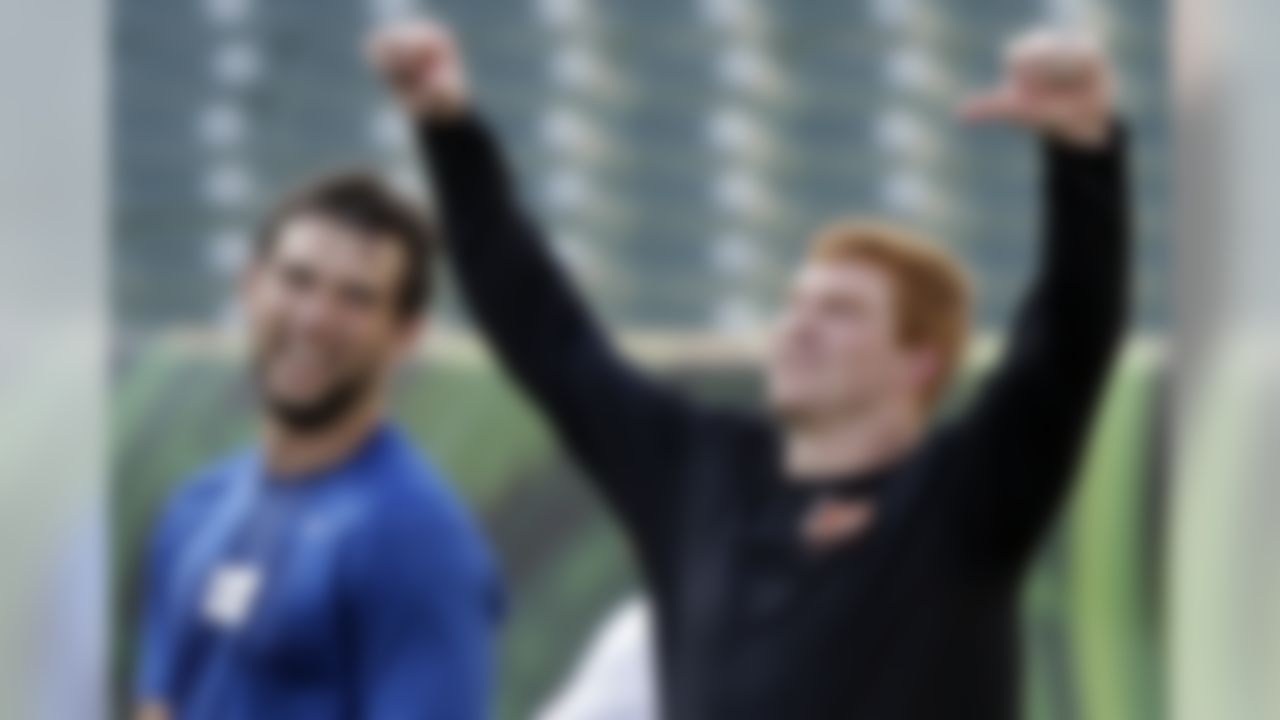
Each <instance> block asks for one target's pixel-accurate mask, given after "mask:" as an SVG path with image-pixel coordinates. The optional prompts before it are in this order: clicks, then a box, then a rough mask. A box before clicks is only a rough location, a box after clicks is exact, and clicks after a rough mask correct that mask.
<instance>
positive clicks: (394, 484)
mask: <svg viewBox="0 0 1280 720" xmlns="http://www.w3.org/2000/svg"><path fill="white" fill-rule="evenodd" d="M369 470H370V472H369V473H368V474H367V475H366V476H365V477H363V478H361V479H360V480H361V482H362V484H363V492H362V494H363V495H364V501H363V502H362V503H361V505H362V512H361V518H360V523H359V524H360V529H359V532H358V534H359V536H360V539H359V541H358V543H359V545H361V546H362V549H361V550H360V551H359V552H360V554H361V555H362V556H363V557H364V558H365V559H366V560H369V559H372V558H373V557H374V556H381V557H396V556H399V557H403V558H404V559H405V560H406V562H407V563H408V564H409V565H411V566H413V567H419V568H420V567H423V566H425V565H430V566H433V567H435V568H437V569H447V568H454V569H459V570H462V569H468V570H470V571H478V572H486V573H487V572H489V571H490V565H491V559H490V553H489V549H488V545H487V543H486V542H485V540H484V534H483V533H482V532H481V531H480V528H479V526H478V524H477V523H476V521H475V519H474V518H473V517H472V515H471V513H470V512H469V511H468V510H467V508H466V507H465V505H464V504H463V502H462V501H461V500H460V499H459V498H458V496H457V495H456V494H455V492H454V490H453V488H452V487H451V485H450V483H449V482H448V481H447V480H446V479H445V478H444V476H443V475H442V474H441V473H440V472H439V471H438V470H437V469H436V468H435V466H434V465H433V464H432V463H431V462H430V461H429V460H428V459H427V458H426V457H425V456H424V455H422V453H420V452H419V451H418V449H417V448H416V447H414V446H413V444H412V442H411V441H410V440H408V439H407V438H406V437H404V436H403V435H401V434H400V433H399V432H395V433H394V434H393V436H392V437H390V438H389V439H388V443H387V447H386V449H385V451H384V452H382V453H380V454H379V457H378V458H377V459H376V461H375V462H374V463H373V465H372V466H371V467H370V468H369Z"/></svg>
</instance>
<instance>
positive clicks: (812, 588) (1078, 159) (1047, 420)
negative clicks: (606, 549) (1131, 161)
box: [421, 117, 1129, 720]
mask: <svg viewBox="0 0 1280 720" xmlns="http://www.w3.org/2000/svg"><path fill="white" fill-rule="evenodd" d="M421 139H422V142H423V144H424V146H425V149H426V151H427V154H426V157H427V158H428V160H427V164H428V166H429V168H430V173H431V176H432V179H433V181H434V185H435V187H436V189H437V193H438V199H439V201H440V209H441V212H442V217H443V220H444V223H445V227H446V234H447V237H448V243H447V245H448V249H449V253H450V255H451V256H452V258H453V262H454V263H455V267H456V271H457V274H458V276H459V278H460V281H461V284H462V288H463V291H464V293H465V296H466V298H467V299H468V301H469V303H470V305H471V307H472V309H473V311H474V313H475V315H476V317H477V319H478V321H479V323H480V325H481V327H482V329H483V331H484V332H485V333H486V334H487V336H488V338H489V340H490V341H491V342H492V344H493V346H494V347H495V349H496V351H497V353H498V355H499V356H500V357H501V359H502V361H503V362H504V363H505V365H506V367H507V368H508V369H509V371H510V372H512V373H513V374H514V375H515V377H516V378H517V380H518V381H519V382H520V384H521V385H522V386H523V388H524V389H525V390H526V391H527V392H528V393H529V394H530V395H531V396H532V397H533V399H534V400H535V402H536V403H537V404H538V405H539V406H541V408H542V410H543V411H544V412H545V413H546V415H547V417H548V418H549V419H550V421H551V422H552V424H553V426H554V427H555V429H556V430H557V431H558V433H559V435H560V437H561V439H562V440H563V442H564V443H565V444H566V446H567V448H568V450H569V451H570V452H571V453H572V454H573V455H574V456H575V457H576V458H577V460H578V461H579V462H580V463H581V464H582V465H584V466H585V469H586V470H587V471H588V475H589V477H590V478H591V480H592V482H593V483H594V484H595V485H596V486H597V487H598V488H599V489H600V491H601V492H602V493H603V494H604V495H605V497H606V498H607V501H608V503H609V504H610V506H611V507H612V509H613V510H614V512H616V514H617V515H618V517H619V518H620V519H621V521H622V522H623V524H624V525H625V527H626V530H627V531H628V534H629V535H630V538H631V540H632V544H633V547H634V548H635V551H636V553H637V556H638V558H639V560H640V563H641V566H642V569H643V571H644V575H645V577H646V580H647V582H648V584H649V590H650V592H651V594H652V595H653V597H654V600H655V607H656V611H657V619H658V635H659V638H658V640H659V648H660V650H659V653H660V655H659V657H660V674H661V678H662V685H663V707H664V708H665V713H664V716H665V717H666V718H668V720H751V719H753V718H760V719H768V720H779V719H782V718H786V719H788V720H790V719H793V718H794V719H798V720H810V719H822V718H841V719H848V718H860V719H868V720H878V719H886V720H903V719H908V718H928V719H930V720H935V719H936V718H944V717H945V718H982V719H984V720H1000V719H1001V718H1012V717H1016V716H1017V714H1018V693H1017V687H1018V683H1017V670H1018V658H1017V649H1018V648H1017V645H1018V643H1017V613H1016V606H1017V597H1018V588H1019V584H1020V579H1021V577H1022V575H1023V571H1024V568H1025V566H1026V565H1027V560H1028V557H1029V556H1030V555H1031V553H1032V551H1033V549H1034V546H1035V544H1036V541H1037V539H1038V538H1039V537H1040V535H1041V534H1042V533H1043V531H1044V529H1045V527H1046V525H1047V524H1048V523H1049V522H1050V520H1051V518H1052V516H1053V514H1054V511H1055V510H1056V509H1057V507H1058V506H1059V505H1060V504H1061V502H1062V499H1063V496H1064V494H1065V492H1066V490H1067V487H1068V484H1069V480H1070V478H1071V476H1072V474H1073V464H1074V459H1075V456H1076V455H1077V454H1078V452H1079V449H1080V447H1081V444H1082V441H1083V439H1084V435H1085V432H1086V429H1087V426H1088V424H1089V419H1090V415H1091V411H1092V409H1093V407H1094V405H1095V401H1096V399H1097V397H1098V395H1099V391H1100V389H1101V386H1102V384H1103V382H1104V379H1105V376H1106V374H1107V368H1108V365H1109V362H1110V360H1111V358H1112V355H1113V353H1114V349H1115V347H1116V345H1117V340H1118V337H1119V336H1120V333H1121V329H1122V324H1123V316H1124V306H1125V298H1126V294H1127V291H1126V277H1127V271H1126V264H1127V261H1126V257H1127V246H1128V239H1129V238H1128V235H1129V232H1128V223H1127V218H1126V212H1127V207H1126V192H1125V179H1124V174H1125V173H1124V164H1125V163H1124V153H1123V147H1122V146H1123V138H1122V133H1120V132H1119V131H1117V132H1116V133H1115V134H1114V136H1113V140H1112V142H1111V143H1110V144H1109V145H1108V146H1107V147H1105V148H1101V149H1097V150H1082V149H1073V148H1070V147H1067V146H1065V145H1061V144H1056V143H1052V142H1046V144H1045V150H1044V154H1045V162H1046V165H1047V167H1046V176H1045V181H1044V183H1043V187H1044V192H1045V207H1046V211H1047V218H1046V219H1045V222H1044V225H1045V232H1046V235H1047V237H1046V244H1045V248H1044V250H1043V253H1042V254H1043V257H1042V259H1041V265H1040V268H1039V272H1038V274H1037V276H1036V279H1035V281H1034V284H1033V289H1032V291H1031V295H1030V299H1029V300H1028V302H1027V303H1026V306H1025V307H1024V308H1023V310H1022V313H1021V315H1020V318H1019V320H1018V322H1017V325H1016V328H1015V329H1014V331H1013V333H1012V335H1011V338H1010V340H1009V343H1008V344H1007V348H1006V350H1005V352H1004V354H1003V359H1002V361H1001V362H1000V363H999V365H998V367H997V368H996V369H995V370H994V371H993V373H992V375H991V376H990V377H989V378H988V380H987V381H986V383H985V386H984V387H983V388H982V390H981V392H980V393H979V395H978V396H977V397H976V398H975V400H974V401H973V402H972V403H971V404H970V405H969V406H968V408H967V409H966V410H965V411H964V412H962V413H960V414H959V415H958V417H956V418H955V419H953V420H951V421H948V422H946V423H941V424H939V425H937V426H936V427H935V428H934V429H932V430H931V431H930V432H929V434H928V435H927V436H926V437H925V439H924V440H923V441H922V442H921V443H920V444H919V445H918V446H917V447H916V448H914V449H913V450H912V451H910V452H909V453H907V454H906V456H905V457H903V458H902V459H900V460H898V461H896V462H894V463H893V464H891V465H890V466H889V467H885V468H882V469H880V470H877V471H876V472H875V473H866V474H863V475H862V476H859V477H851V478H847V479H844V480H845V481H842V482H836V483H833V484H831V485H828V486H826V488H825V489H823V488H817V487H812V486H809V485H804V486H801V485H800V484H798V483H795V482H789V481H788V480H787V478H786V477H785V475H784V472H783V470H782V464H781V462H780V453H779V445H780V443H779V440H778V431H777V428H776V427H774V426H772V425H771V423H770V422H769V421H767V420H764V419H756V418H752V417H746V416H738V415H736V414H733V413H728V412H724V411H720V410H715V409H709V408H704V407H700V406H698V405H696V404H694V403H691V402H689V401H687V400H686V399H685V398H683V397H681V396H680V395H679V394H677V393H675V392H672V391H671V390H669V389H668V388H666V387H664V386H662V385H661V384H659V383H656V382H654V381H653V380H651V379H650V378H647V377H645V376H644V375H643V374H641V373H639V372H637V371H636V370H635V369H634V368H632V367H631V366H630V365H629V364H628V363H627V362H626V361H625V360H624V359H623V358H622V357H620V356H619V354H618V353H617V352H616V351H615V350H614V349H613V347H612V346H611V345H610V343H609V341H608V340H607V338H606V335H605V334H604V333H602V332H601V330H600V329H599V328H598V327H597V325H596V324H595V322H594V321H593V320H592V319H591V317H590V315H589V313H588V312H587V310H586V309H585V307H584V305H583V303H582V301H581V300H580V299H579V297H578V295H577V293H576V292H575V291H574V290H573V288H572V287H571V285H570V283H569V281H568V279H567V278H566V276H565V275H564V273H563V272H562V271H561V270H560V269H559V268H558V267H557V266H556V264H555V263H554V262H553V260H552V257H551V255H550V253H549V251H548V248H547V246H546V244H545V243H544V241H543V239H542V238H541V236H540V234H539V232H538V231H537V229H536V228H535V227H534V225H533V224H532V223H531V222H530V221H529V219H528V218H527V216H526V215H525V214H524V213H523V212H522V211H521V209H520V207H519V203H518V201H517V198H516V196H515V193H514V191H513V188H512V187H511V182H510V179H509V177H508V174H507V171H506V170H505V168H504V164H503V162H502V159H501V156H500V152H499V150H498V148H497V146H496V144H495V142H494V140H493V139H492V137H491V135H490V133H489V132H488V131H487V130H486V128H485V126H484V124H483V123H482V122H481V121H480V120H478V119H477V118H475V117H464V118H459V119H454V120H451V121H442V122H436V123H427V124H424V125H423V126H422V128H421ZM850 488H853V489H861V490H862V491H863V492H871V493H873V494H874V498H873V500H874V502H875V504H876V514H875V519H874V522H873V524H872V526H871V527H870V529H869V530H868V531H867V532H865V533H863V534H861V535H860V536H859V537H858V538H856V539H854V540H852V541H850V542H848V543H846V544H844V545H840V546H837V547H835V548H833V549H828V550H827V551H825V552H821V553H815V552H813V551H812V549H810V548H806V547H805V544H804V543H803V541H802V538H801V536H800V533H799V527H800V524H801V521H800V519H801V517H802V515H803V513H805V512H806V509H807V508H809V507H811V505H812V503H813V502H814V501H815V500H816V499H817V498H818V497H821V496H822V495H823V494H824V493H831V492H837V493H838V492H843V491H844V489H850Z"/></svg>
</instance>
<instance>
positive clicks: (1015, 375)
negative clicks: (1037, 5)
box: [958, 33, 1130, 566]
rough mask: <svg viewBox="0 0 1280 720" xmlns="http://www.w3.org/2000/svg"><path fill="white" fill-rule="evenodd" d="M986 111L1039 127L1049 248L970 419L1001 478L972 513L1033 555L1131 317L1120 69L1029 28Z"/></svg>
mask: <svg viewBox="0 0 1280 720" xmlns="http://www.w3.org/2000/svg"><path fill="white" fill-rule="evenodd" d="M1008 65H1009V68H1008V72H1007V78H1006V81H1005V83H1004V85H1003V86H1002V87H1001V88H1000V89H998V90H996V91H995V92H993V93H989V94H987V95H985V96H982V97H979V98H978V99H976V100H975V101H974V102H972V103H971V104H970V105H969V107H968V108H967V110H968V112H969V114H970V116H971V117H973V118H975V119H980V120H982V119H993V120H1004V121H1009V122H1013V123H1015V124H1019V125H1023V126H1026V127H1029V128H1031V129H1033V130H1035V131H1037V132H1038V133H1040V134H1041V135H1042V136H1043V138H1044V140H1043V149H1042V153H1043V156H1044V157H1043V162H1044V170H1043V172H1044V177H1043V180H1042V189H1043V204H1044V210H1045V213H1046V216H1045V218H1044V221H1043V223H1044V230H1043V232H1044V234H1045V245H1044V247H1043V249H1042V251H1041V260H1040V267H1039V269H1038V273H1037V275H1036V276H1035V279H1034V281H1033V285H1032V288H1031V291H1030V295H1029V297H1028V299H1027V300H1026V303H1025V305H1024V306H1023V308H1022V311H1021V313H1020V314H1019V316H1018V318H1017V320H1016V324H1015V325H1014V327H1013V328H1012V331H1011V333H1010V335H1009V339H1008V341H1007V343H1006V347H1005V350H1004V352H1003V357H1002V359H1001V361H1000V362H999V364H998V365H997V367H996V368H995V369H994V371H993V373H992V374H991V376H990V377H989V379H988V380H987V382H986V384H985V386H984V387H983V388H982V390H981V391H980V394H979V395H978V397H977V398H976V399H975V401H974V404H973V406H972V407H971V408H970V410H969V411H968V412H967V414H965V415H963V416H962V417H961V419H960V421H959V423H958V435H959V436H960V437H962V438H963V439H964V442H963V443H961V445H962V446H963V447H965V448H966V450H965V451H966V452H972V453H974V455H973V458H974V459H975V461H976V462H977V463H978V464H979V467H981V468H983V470H984V472H983V476H984V477H986V478H989V480H990V482H989V483H987V484H986V486H985V487H979V488H970V489H969V490H970V491H971V494H970V495H968V497H969V498H971V501H972V502H973V503H974V507H975V509H976V510H978V511H979V517H978V519H977V522H974V523H971V527H973V528H976V529H977V530H978V532H980V533H982V534H983V536H984V537H986V538H987V539H989V540H992V541H994V543H993V545H992V550H993V553H994V554H993V557H997V558H999V557H1003V558H1006V559H1011V560H1013V561H1014V563H1015V565H1017V566H1020V565H1021V563H1022V562H1023V561H1024V560H1025V559H1026V557H1027V556H1028V555H1029V554H1030V552H1031V550H1032V549H1033V547H1034V544H1035V542H1036V540H1037V539H1038V537H1039V535H1040V534H1041V533H1042V531H1043V529H1044V527H1045V526H1046V525H1048V523H1049V520H1050V519H1051V517H1052V514H1053V512H1054V510H1055V509H1056V508H1057V507H1058V505H1060V504H1061V501H1062V499H1063V496H1064V495H1065V494H1066V490H1067V488H1068V485H1069V482H1070V480H1071V479H1072V477H1073V476H1074V475H1075V470H1074V466H1075V465H1076V459H1077V456H1078V455H1079V454H1080V452H1081V450H1082V448H1083V444H1084V440H1085V439H1086V436H1087V431H1088V429H1089V426H1090V422H1091V418H1092V415H1093V410H1094V408H1095V405H1096V404H1097V400H1098V398H1099V396H1100V395H1101V390H1102V389H1103V385H1104V383H1105V381H1106V378H1107V375H1108V369H1109V367H1110V365H1111V360H1112V357H1113V355H1114V354H1115V350H1116V346H1117V344H1118V340H1119V338H1120V337H1121V334H1122V330H1123V327H1124V322H1125V307H1126V304H1127V296H1128V254H1129V244H1130V237H1129V235H1130V232H1129V221H1128V211H1129V207H1128V197H1127V191H1126V172H1125V166H1126V163H1125V137H1124V135H1125V132H1124V129H1123V128H1122V127H1121V126H1120V124H1119V123H1118V122H1117V121H1116V120H1115V113H1114V110H1113V104H1112V99H1111V89H1110V72H1109V69H1108V67H1107V64H1106V62H1105V60H1104V59H1103V57H1102V55H1101V54H1100V53H1099V52H1098V50H1097V49H1096V48H1095V47H1093V46H1092V44H1091V43H1089V42H1088V41H1086V40H1083V39H1080V38H1075V37H1064V36H1061V35H1054V34H1049V33H1036V34H1032V35H1029V36H1025V37H1024V38H1022V39H1020V40H1019V41H1018V42H1016V43H1015V44H1014V45H1013V46H1012V49H1011V52H1010V53H1009V57H1008Z"/></svg>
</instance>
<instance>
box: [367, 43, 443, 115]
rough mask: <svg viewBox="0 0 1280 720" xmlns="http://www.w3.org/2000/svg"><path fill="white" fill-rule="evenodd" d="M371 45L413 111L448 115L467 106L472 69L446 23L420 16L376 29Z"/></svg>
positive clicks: (372, 60) (374, 60)
mask: <svg viewBox="0 0 1280 720" xmlns="http://www.w3.org/2000/svg"><path fill="white" fill-rule="evenodd" d="M365 51H366V55H367V57H368V60H369V64H370V65H371V66H372V67H373V68H374V69H375V70H376V71H377V72H378V73H379V74H380V75H381V76H382V78H383V79H384V80H385V81H386V83H387V85H388V86H389V87H390V88H391V90H392V92H394V93H395V95H396V99H397V100H398V101H399V102H400V104H401V105H402V106H403V107H404V108H405V110H406V111H408V112H409V113H411V114H413V115H416V116H419V117H433V118H445V117H451V116H454V115H458V114H460V113H462V112H463V111H465V110H466V107H467V102H468V92H467V80H466V69H465V68H464V67H463V63H462V58H461V57H460V56H459V54H458V51H457V47H456V45H455V44H454V41H453V34H452V33H451V32H450V31H449V29H448V28H446V27H445V26H443V25H441V24H439V23H436V22H432V21H429V20H418V21H413V22H407V23H402V24H398V25H393V26H389V27H386V28H383V29H380V30H376V31H374V32H373V33H372V34H371V35H370V36H369V39H368V42H367V44H366V46H365Z"/></svg>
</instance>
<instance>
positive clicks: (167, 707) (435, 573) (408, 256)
mask: <svg viewBox="0 0 1280 720" xmlns="http://www.w3.org/2000/svg"><path fill="white" fill-rule="evenodd" d="M434 236H435V233H434V231H433V230H432V228H431V227H430V226H429V225H428V224H427V223H426V222H425V221H424V220H423V219H422V218H421V217H420V216H419V215H418V213H417V212H416V211H414V210H413V209H412V208H411V207H410V206H408V205H407V204H405V203H404V202H402V201H401V200H400V199H398V198H397V197H396V196H395V195H394V194H392V193H391V192H389V191H388V190H387V189H386V188H385V187H384V186H383V184H382V183H380V182H378V181H377V180H376V179H374V178H372V177H370V176H368V175H364V174H359V173H354V174H343V175H337V176H333V177H330V178H326V179H323V180H321V181H319V182H316V183H314V184H312V185H309V186H308V187H306V188H305V189H303V190H302V191H301V192H299V193H297V194H295V195H293V196H291V197H289V198H288V199H287V200H285V201H284V202H282V203H281V204H280V205H279V207H278V208H277V209H276V211H275V212H274V213H272V215H271V217H270V218H269V220H268V222H267V223H266V224H265V226H264V228H263V231H262V233H261V234H260V236H259V238H258V242H257V246H256V250H255V253H254V257H253V260H252V262H251V263H250V265H249V267H248V268H247V270H246V273H245V275H244V279H243V282H242V286H241V292H242V295H243V300H244V305H245V307H246V309H247V317H248V325H249V334H250V339H251V348H252V364H253V374H254V379H255V382H256V385H257V391H258V395H259V397H260V400H261V407H262V431H261V435H260V443H259V446H258V447H256V448H254V449H252V450H248V451H246V452H242V453H239V454H236V455H234V456H232V457H230V458H228V459H225V460H223V461H220V462H217V463H215V464H214V465H213V466H211V467H210V468H208V469H206V470H204V471H202V472H200V473H198V474H197V475H196V476H195V477H194V478H193V479H192V480H191V481H189V482H188V483H186V484H185V485H183V486H182V487H181V488H180V489H179V490H178V491H177V492H176V493H175V494H174V496H173V497H172V498H171V499H170V501H169V502H168V504H167V506H166V508H165V510H164V512H163V514H162V516H161V518H160V519H159V521H158V523H157V524H156V526H155V529H154V532H153V535H152V538H151V543H150V549H149V553H148V555H147V562H146V591H145V600H144V602H145V608H144V614H143V622H142V625H143V628H142V638H141V643H140V645H141V648H140V658H139V665H138V673H137V696H138V704H139V717H142V718H148V719H151V718H169V717H173V718H181V719H182V720H189V719H190V720H197V719H201V718H208V719H210V720H213V719H217V720H224V719H229V718H253V719H257V718H271V719H272V720H288V719H289V718H298V719H300V720H301V719H305V720H321V719H323V718H369V719H370V720H377V719H379V718H432V719H433V720H435V719H447V720H482V719H483V718H485V717H486V716H487V712H486V709H487V704H488V695H489V688H490V674H491V673H490V665H491V642H492V636H493V634H494V629H495V627H496V624H497V616H498V612H499V603H500V598H499V587H498V580H497V577H496V573H495V569H494V567H493V564H492V561H491V559H490V557H489V553H488V550H487V548H486V545H485V543H484V542H483V541H482V539H481V537H480V535H479V534H478V533H477V531H476V528H475V527H473V525H472V522H471V519H470V518H469V517H468V516H467V514H466V513H465V512H464V510H463V509H462V507H461V506H460V505H459V504H458V503H457V502H456V501H455V499H454V498H453V496H452V494H451V493H450V491H449V489H448V487H447V485H446V483H445V482H444V481H443V480H442V479H441V478H440V477H439V475H438V474H437V473H436V471H435V470H434V469H433V468H432V467H431V466H430V464H429V463H427V462H426V460H425V459H424V458H422V457H421V456H420V455H419V453H418V452H417V451H416V449H415V448H414V447H413V443H412V442H411V441H410V440H409V439H408V438H407V437H406V436H405V435H404V434H403V433H402V432H401V431H400V430H398V429H397V428H395V427H394V426H393V425H391V424H390V423H389V422H388V421H387V420H386V419H385V413H386V407H385V405H386V398H387V393H388V385H389V383H390V381H391V376H392V374H393V372H394V370H395V369H396V367H397V365H399V364H400V363H401V361H402V360H403V359H404V358H405V356H406V355H407V354H408V353H409V352H410V351H411V349H412V348H413V346H414V341H415V338H416V337H417V336H418V334H419V332H420V331H421V326H422V325H423V324H424V322H425V313H426V310H427V307H428V304H429V298H430V294H431V265H432V261H433V258H434V244H435V239H434Z"/></svg>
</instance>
